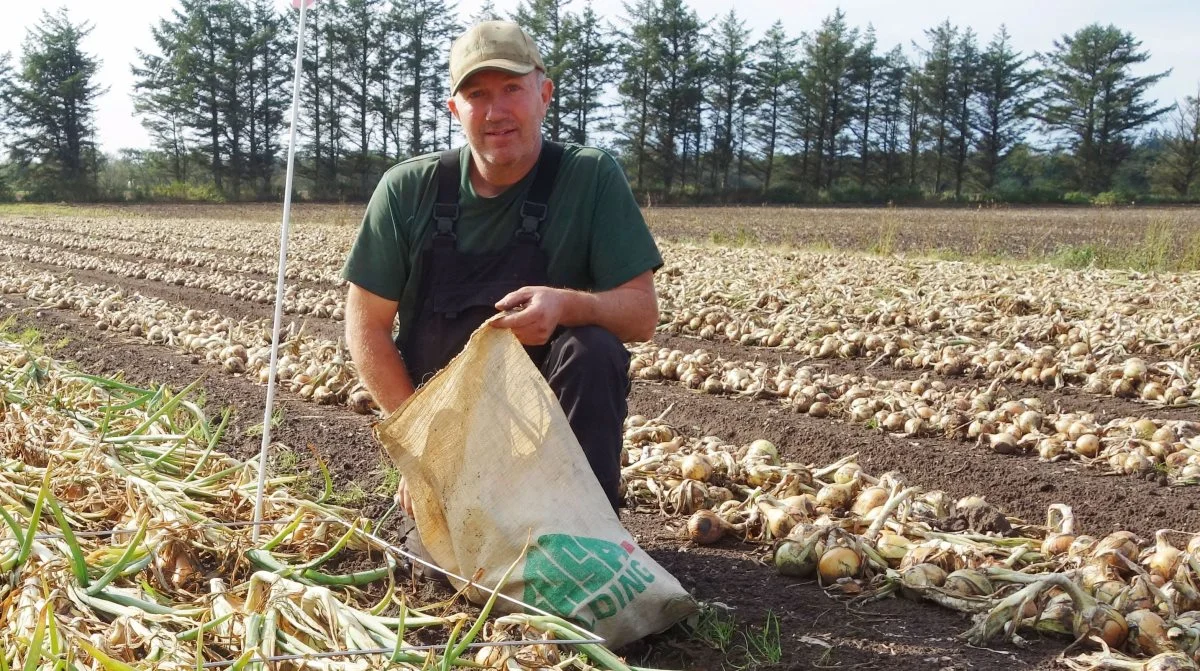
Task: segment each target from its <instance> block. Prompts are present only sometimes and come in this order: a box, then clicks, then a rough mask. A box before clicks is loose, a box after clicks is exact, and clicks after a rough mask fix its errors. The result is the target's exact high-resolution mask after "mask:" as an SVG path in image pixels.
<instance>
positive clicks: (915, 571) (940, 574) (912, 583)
mask: <svg viewBox="0 0 1200 671" xmlns="http://www.w3.org/2000/svg"><path fill="white" fill-rule="evenodd" d="M900 582H901V583H902V584H903V585H904V586H905V587H911V588H914V589H923V588H928V587H941V586H942V585H944V584H946V570H945V569H943V568H942V567H941V566H938V565H937V564H930V563H928V562H926V563H923V564H916V565H913V566H910V567H908V568H906V569H904V570H903V571H902V572H901V573H900Z"/></svg>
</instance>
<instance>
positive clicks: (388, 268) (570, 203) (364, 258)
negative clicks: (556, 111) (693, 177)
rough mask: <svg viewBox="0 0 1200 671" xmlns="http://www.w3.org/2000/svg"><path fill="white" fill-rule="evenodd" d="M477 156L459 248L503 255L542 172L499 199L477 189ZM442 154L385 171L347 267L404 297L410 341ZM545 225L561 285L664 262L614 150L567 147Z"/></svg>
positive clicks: (597, 283) (601, 286) (602, 285)
mask: <svg viewBox="0 0 1200 671" xmlns="http://www.w3.org/2000/svg"><path fill="white" fill-rule="evenodd" d="M470 156H471V154H470V151H469V150H468V148H466V147H463V148H462V149H461V154H460V164H461V166H462V171H461V172H462V174H461V175H460V179H459V184H460V187H459V189H460V190H459V218H458V223H457V224H456V226H455V232H456V233H457V235H458V240H457V248H458V250H459V251H461V252H464V253H468V254H489V253H495V252H499V251H500V250H502V249H503V248H504V247H505V245H507V244H509V243H510V242H511V241H512V240H513V234H514V233H515V232H516V230H517V228H518V227H519V225H520V220H521V218H520V211H521V204H522V203H523V202H524V201H525V194H526V193H527V192H528V191H529V186H530V184H531V183H532V182H533V175H532V171H530V174H529V175H527V176H526V177H525V178H524V179H522V180H521V181H520V182H518V183H516V184H514V185H513V186H512V187H510V188H509V189H507V190H506V191H505V192H504V193H501V194H500V195H498V196H496V197H494V198H483V197H480V196H479V195H477V194H476V193H475V189H474V188H472V186H471V180H470V179H469V178H468V166H469V161H470V160H471V158H470ZM437 164H438V155H437V154H426V155H424V156H418V157H416V158H412V159H409V160H407V161H404V162H402V163H399V164H397V165H395V166H393V167H392V168H391V169H389V170H388V171H387V172H386V173H384V175H383V178H382V179H380V180H379V184H378V185H377V186H376V187H375V193H374V194H373V195H372V196H371V202H370V203H369V204H368V205H367V212H366V215H365V216H364V217H363V223H362V228H360V229H359V232H358V238H357V239H356V240H355V242H354V247H353V248H352V249H351V250H350V255H349V257H348V258H347V259H346V263H345V265H344V266H343V267H342V277H343V278H345V279H346V280H348V281H350V282H353V283H354V284H357V285H358V286H360V287H362V288H363V289H366V290H367V291H369V292H371V293H373V294H376V295H378V296H382V297H383V298H387V299H389V300H393V301H398V302H399V308H398V316H399V322H400V332H399V334H398V337H399V338H400V339H401V340H403V339H404V338H405V337H406V336H407V333H408V328H409V325H410V324H411V323H412V321H413V318H414V317H415V315H416V314H417V312H418V310H419V306H418V305H417V301H418V297H417V293H418V291H419V287H418V286H417V285H418V284H419V283H420V282H419V278H420V277H421V272H422V268H421V266H422V262H423V254H424V250H425V249H426V248H427V247H428V246H429V242H430V239H431V236H432V234H433V229H434V226H433V222H432V215H433V205H434V201H436V200H437V183H436V182H437V180H436V179H435V173H436V168H437ZM547 205H548V206H549V211H548V213H547V217H546V220H545V221H544V222H542V229H541V232H542V239H541V247H542V249H543V250H544V251H545V252H546V256H547V258H548V268H547V273H548V275H549V278H550V283H551V284H552V285H554V286H559V287H567V288H571V289H579V290H583V291H606V290H608V289H612V288H614V287H617V286H619V285H621V284H624V283H625V282H628V281H629V280H631V279H633V278H634V277H637V276H638V275H640V274H642V273H644V272H646V271H647V270H657V269H658V268H659V267H661V266H662V256H661V254H660V253H659V251H658V246H657V245H655V243H654V239H653V238H652V237H651V236H650V230H649V228H647V226H646V221H645V219H643V218H642V212H641V210H640V209H639V208H638V205H637V201H635V200H634V198H633V192H632V191H631V190H630V188H629V182H628V181H627V180H626V179H625V174H624V173H623V172H622V171H621V168H620V166H618V165H617V162H616V161H615V160H613V158H612V157H611V156H609V155H608V154H607V153H605V152H603V151H601V150H599V149H594V148H591V147H581V146H579V145H571V144H568V145H566V148H565V151H564V152H563V157H562V162H561V163H560V165H559V170H558V177H557V179H556V180H555V182H554V191H553V193H552V194H551V196H550V202H549V203H548V204H547Z"/></svg>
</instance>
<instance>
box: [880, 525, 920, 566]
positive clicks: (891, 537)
mask: <svg viewBox="0 0 1200 671" xmlns="http://www.w3.org/2000/svg"><path fill="white" fill-rule="evenodd" d="M911 547H912V541H910V540H908V539H907V538H905V537H904V536H901V535H900V534H897V533H892V532H891V531H884V532H883V533H882V534H880V536H879V539H878V540H876V541H875V551H876V552H878V553H879V556H880V557H883V558H884V559H886V560H888V562H889V563H892V562H899V561H900V560H901V559H904V555H906V554H908V550H909V548H911Z"/></svg>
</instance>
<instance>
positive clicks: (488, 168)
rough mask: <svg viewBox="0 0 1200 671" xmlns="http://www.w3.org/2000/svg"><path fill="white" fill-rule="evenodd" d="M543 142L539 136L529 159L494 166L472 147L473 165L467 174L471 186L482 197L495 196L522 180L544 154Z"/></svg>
mask: <svg viewBox="0 0 1200 671" xmlns="http://www.w3.org/2000/svg"><path fill="white" fill-rule="evenodd" d="M542 142H544V139H543V138H541V137H539V138H538V145H537V150H536V151H534V152H533V153H532V154H531V155H530V156H529V157H528V158H527V159H525V160H524V161H521V162H520V163H515V164H513V165H510V166H493V165H490V164H487V163H485V162H483V161H480V160H479V157H478V156H477V155H476V154H475V150H474V149H473V148H472V149H471V165H470V167H469V168H468V170H467V174H468V175H469V176H470V178H471V186H472V188H474V189H475V193H476V194H478V195H479V196H480V197H481V198H495V197H496V196H499V195H500V194H502V193H504V191H505V190H506V189H507V188H508V187H510V186H512V185H513V184H516V183H517V182H519V181H521V180H522V179H524V178H525V176H526V175H528V174H529V171H530V170H533V167H534V166H535V165H537V162H538V157H539V156H541V154H542Z"/></svg>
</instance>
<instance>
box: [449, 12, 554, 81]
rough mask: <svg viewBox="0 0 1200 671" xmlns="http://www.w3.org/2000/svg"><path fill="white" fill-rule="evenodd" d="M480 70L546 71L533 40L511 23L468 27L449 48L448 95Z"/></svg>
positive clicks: (489, 23)
mask: <svg viewBox="0 0 1200 671" xmlns="http://www.w3.org/2000/svg"><path fill="white" fill-rule="evenodd" d="M480 70H503V71H505V72H511V73H512V74H514V75H527V74H529V73H530V72H533V71H534V70H541V71H542V72H545V71H546V66H545V65H544V64H543V63H542V57H541V56H539V55H538V50H537V45H536V44H534V43H533V39H532V38H530V37H529V35H528V34H527V33H526V32H525V31H524V30H521V26H518V25H517V24H515V23H512V22H511V21H483V22H481V23H477V24H475V25H474V26H472V27H471V29H470V30H468V31H467V32H466V33H464V34H463V36H462V37H460V38H458V39H457V40H455V41H454V46H452V47H450V94H451V95H453V94H455V93H458V87H460V86H462V83H463V82H465V81H466V80H467V78H468V77H470V76H471V75H473V74H475V73H476V72H479V71H480Z"/></svg>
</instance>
